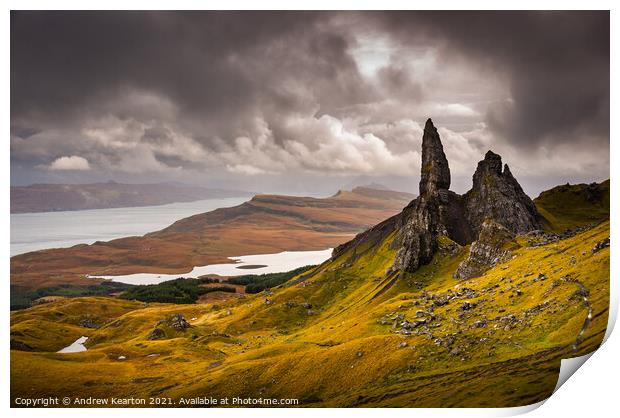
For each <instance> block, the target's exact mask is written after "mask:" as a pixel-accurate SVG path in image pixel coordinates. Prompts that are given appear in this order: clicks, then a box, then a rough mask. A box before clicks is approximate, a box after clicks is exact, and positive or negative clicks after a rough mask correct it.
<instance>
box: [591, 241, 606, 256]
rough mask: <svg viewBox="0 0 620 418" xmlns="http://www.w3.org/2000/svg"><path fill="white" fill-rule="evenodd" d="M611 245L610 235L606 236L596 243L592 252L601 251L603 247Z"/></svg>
mask: <svg viewBox="0 0 620 418" xmlns="http://www.w3.org/2000/svg"><path fill="white" fill-rule="evenodd" d="M607 247H609V237H607V238H605V239H604V240H602V241H599V242H597V243H596V245H595V246H594V247H593V248H592V254H594V253H597V252H599V251H601V250H602V249H603V248H607Z"/></svg>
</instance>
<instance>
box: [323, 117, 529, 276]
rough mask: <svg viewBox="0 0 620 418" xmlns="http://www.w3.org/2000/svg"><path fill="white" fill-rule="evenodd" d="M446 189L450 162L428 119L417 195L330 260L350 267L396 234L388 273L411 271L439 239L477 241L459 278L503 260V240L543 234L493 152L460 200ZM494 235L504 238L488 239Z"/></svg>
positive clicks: (525, 199)
mask: <svg viewBox="0 0 620 418" xmlns="http://www.w3.org/2000/svg"><path fill="white" fill-rule="evenodd" d="M449 187H450V167H449V165H448V160H447V158H446V155H445V153H444V151H443V146H442V144H441V139H440V137H439V133H438V132H437V129H436V128H435V126H434V125H433V122H432V120H431V119H428V120H427V121H426V125H425V127H424V136H423V137H422V169H421V176H420V195H419V196H418V197H417V198H416V199H415V200H413V201H412V202H411V203H410V204H409V205H407V207H406V208H405V209H403V211H402V212H401V213H400V214H398V215H396V216H393V217H392V218H390V219H388V220H386V221H384V222H382V223H380V224H378V225H377V226H375V227H373V228H371V229H369V230H368V231H366V232H363V233H361V234H359V235H358V236H357V237H355V238H354V239H353V240H352V241H349V242H348V243H346V244H343V245H340V246H338V247H337V248H335V249H334V252H333V254H332V258H335V257H338V256H340V255H342V254H344V253H347V252H350V256H349V257H350V258H349V262H353V261H354V260H355V259H356V258H357V256H359V255H360V254H361V253H363V252H365V251H369V250H368V248H371V249H372V248H373V246H374V245H375V244H377V243H379V242H381V241H382V240H383V239H384V238H385V237H386V236H387V235H389V234H390V233H392V232H394V231H396V238H395V239H394V241H393V242H392V249H395V250H396V257H395V260H394V263H393V264H392V266H391V267H390V268H389V269H388V271H387V272H386V273H387V274H388V275H393V274H402V273H405V272H413V271H415V270H417V269H418V268H419V267H420V266H421V265H424V264H427V263H428V262H430V261H431V259H432V258H433V255H434V254H435V252H436V251H437V249H438V238H439V236H442V235H443V236H446V237H448V238H450V239H451V240H453V241H455V242H456V243H458V244H461V245H466V244H470V243H472V242H474V241H476V243H475V244H473V245H472V247H471V248H472V251H473V253H472V254H470V259H469V262H468V263H466V264H464V265H463V266H462V268H460V270H461V271H460V273H459V276H458V277H466V276H467V277H471V275H472V274H479V273H480V270H481V269H482V267H483V266H485V265H486V266H488V265H491V264H493V263H494V262H495V263H496V262H498V260H500V259H502V257H503V256H505V255H506V254H504V251H505V249H504V247H505V243H506V239H512V237H513V235H514V234H524V233H527V232H530V231H534V230H538V229H541V222H540V216H539V214H538V212H537V211H536V207H535V206H534V203H533V202H532V200H531V199H530V198H529V197H528V196H527V195H526V194H525V193H524V192H523V189H522V188H521V186H520V185H519V183H518V182H517V180H516V179H515V178H514V177H513V175H512V174H511V172H510V169H509V168H508V166H507V165H506V166H504V168H503V170H502V160H501V157H500V156H499V155H497V154H495V153H493V152H492V151H489V152H487V154H486V155H485V158H484V160H482V161H480V162H479V163H478V168H477V169H476V172H475V174H474V177H473V187H472V189H471V190H470V191H468V192H467V193H466V194H464V195H462V196H461V195H458V194H456V193H454V192H452V191H450V190H449ZM496 233H497V234H499V235H500V236H501V237H502V239H500V240H496V239H494V238H493V239H492V238H491V237H493V236H494V234H496ZM362 244H363V245H362ZM362 248H364V249H362ZM466 261H467V260H466Z"/></svg>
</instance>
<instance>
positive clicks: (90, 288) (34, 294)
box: [11, 281, 133, 310]
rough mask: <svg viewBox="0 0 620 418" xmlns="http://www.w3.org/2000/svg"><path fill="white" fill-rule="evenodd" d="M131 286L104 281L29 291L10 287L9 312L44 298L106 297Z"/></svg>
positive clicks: (60, 285)
mask: <svg viewBox="0 0 620 418" xmlns="http://www.w3.org/2000/svg"><path fill="white" fill-rule="evenodd" d="M132 287H133V285H130V284H125V283H118V282H112V281H105V282H102V283H101V284H91V285H76V284H59V285H56V286H48V287H42V288H40V289H35V290H30V289H24V288H21V287H19V286H11V310H16V309H25V308H29V307H30V306H32V302H33V301H35V300H36V299H39V298H42V297H45V296H64V297H79V296H107V295H110V294H112V293H116V292H121V291H124V290H127V289H130V288H132Z"/></svg>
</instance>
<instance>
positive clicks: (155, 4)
mask: <svg viewBox="0 0 620 418" xmlns="http://www.w3.org/2000/svg"><path fill="white" fill-rule="evenodd" d="M3 4H4V5H6V6H5V10H4V14H3V15H2V23H3V24H2V25H1V27H2V39H1V42H0V48H1V49H2V55H1V56H2V57H9V56H10V53H9V50H10V13H9V10H10V9H18V10H19V9H59V10H67V9H85V10H104V9H119V10H132V9H136V10H199V9H204V8H207V9H226V10H228V9H253V10H260V9H289V10H291V9H292V10H294V9H298V10H304V9H309V10H312V9H314V10H322V9H324V10H339V9H353V10H402V9H418V10H429V9H433V10H439V9H446V10H467V9H474V10H476V9H505V10H528V9H547V10H553V9H572V10H575V9H577V10H581V9H599V10H610V9H612V12H611V41H612V48H611V50H612V52H616V51H614V48H613V46H617V45H618V44H617V39H618V31H617V29H616V28H617V25H618V21H619V19H618V18H617V12H616V11H615V10H613V9H614V8H613V6H614V5H615V4H617V2H612V1H597V0H590V1H588V2H583V1H582V2H579V1H571V0H563V1H541V0H538V1H532V0H522V1H518V2H517V1H503V2H501V3H499V2H493V1H479V0H470V1H467V2H463V1H457V0H452V1H441V0H436V1H433V2H429V1H425V2H415V3H414V2H411V1H390V0H383V1H381V2H376V1H375V2H372V1H367V0H357V1H352V0H345V1H334V0H329V1H326V0H314V1H308V0H303V1H296V2H295V3H294V4H292V3H291V2H286V1H261V2H259V3H253V2H251V1H247V0H245V1H244V0H227V1H225V2H218V3H215V2H206V1H199V0H175V1H162V0H151V1H148V0H140V1H129V0H107V1H101V0H90V1H88V2H84V1H78V0H58V1H54V2H53V4H52V2H50V1H44V0H38V1H37V0H21V1H14V0H10V1H5V2H4V3H3ZM465 6H467V7H465ZM7 61H8V60H7V58H5V60H4V61H3V62H4V63H5V64H4V65H3V66H2V70H1V71H2V76H3V77H2V81H3V82H2V84H1V86H2V87H1V88H2V93H3V95H2V97H3V98H4V100H2V102H1V103H2V104H1V106H2V116H3V117H2V121H3V123H2V125H3V131H2V132H4V134H5V135H6V137H5V138H6V139H5V145H4V146H5V150H6V151H5V154H4V155H3V157H4V162H5V163H4V164H3V165H2V168H1V172H2V176H3V180H4V181H3V184H4V185H5V189H4V193H3V194H2V195H1V196H0V202H1V209H0V210H2V211H3V212H2V213H4V214H5V215H4V218H3V222H2V231H3V232H5V233H4V236H5V237H8V235H9V233H10V217H9V212H10V210H9V190H8V186H9V184H10V152H9V150H8V148H9V140H8V136H9V135H8V134H9V127H10V106H9V104H10V66H9V64H8V62H7ZM619 71H620V68H619V66H618V59H617V56H616V54H615V53H612V56H611V72H610V73H611V74H618V73H619ZM611 82H612V83H611V97H612V101H611V110H612V112H611V115H612V117H611V137H614V136H615V135H614V134H615V133H616V132H617V131H618V130H617V122H616V121H615V120H614V116H615V115H616V114H617V112H614V110H616V107H615V103H616V102H615V99H616V98H617V97H618V83H617V82H616V80H614V78H613V77H612V80H611ZM610 142H611V154H610V155H611V157H612V158H611V159H612V161H613V157H616V156H620V153H619V150H618V145H617V144H615V143H614V141H610ZM618 171H619V168H618V166H615V165H613V164H612V165H611V177H613V178H614V180H615V179H617V178H620V177H619V176H618ZM611 188H612V207H611V209H612V214H613V219H614V222H612V226H611V229H612V232H611V235H612V236H613V237H612V241H613V243H612V246H611V258H612V265H611V277H612V278H615V279H616V280H612V281H611V296H612V302H611V307H610V324H609V331H611V329H612V328H613V326H614V323H615V319H616V316H617V311H618V287H619V285H618V279H619V278H620V275H619V271H618V267H617V263H615V260H617V259H618V253H619V250H618V248H620V247H618V246H617V245H615V237H616V236H617V234H616V231H617V227H616V224H615V219H617V216H616V214H617V211H618V207H619V206H618V193H617V191H618V188H617V185H616V183H615V182H612V184H611ZM9 242H10V240H9V239H8V238H5V239H4V242H3V243H2V246H3V247H2V248H3V249H4V254H5V257H2V258H1V262H2V266H3V271H4V272H5V274H4V279H3V280H4V293H3V295H4V297H3V299H2V300H3V306H2V309H3V310H4V311H5V312H6V311H8V310H9V280H8V278H9V275H10V267H9V254H10V250H9ZM1 317H2V324H1V325H0V326H1V327H2V341H3V342H4V346H5V347H6V348H8V340H9V327H10V321H9V316H8V315H2V316H1ZM617 334H618V333H617V332H616V333H615V334H611V337H610V338H609V340H608V341H606V342H605V344H604V345H603V346H602V347H601V348H600V349H599V350H598V351H597V352H596V353H594V355H593V356H592V358H591V359H590V360H589V361H588V367H585V368H581V369H580V370H578V371H577V372H576V376H575V377H574V378H572V379H570V380H569V381H568V382H567V383H566V384H565V385H564V386H562V388H560V390H559V391H558V392H557V393H556V394H554V395H553V396H552V397H551V398H550V399H549V400H548V401H547V402H545V405H544V406H543V407H541V408H539V409H536V410H535V411H534V412H531V416H533V417H551V416H566V417H572V416H575V417H580V418H582V417H583V416H597V415H598V416H608V415H610V414H609V412H610V411H613V410H616V407H617V405H618V401H617V386H616V384H615V382H616V381H617V379H618V375H619V373H620V367H619V366H618V364H619V360H618V355H617V353H620V338H619V337H618V335H617ZM606 336H607V337H609V332H608V333H607V335H606ZM0 355H1V356H2V364H3V365H4V367H2V381H1V382H2V386H1V387H0V399H1V400H2V406H3V407H4V408H8V406H9V405H10V399H9V397H10V390H9V350H6V349H5V350H0ZM526 409H527V408H526ZM530 409H531V408H530ZM127 411H128V410H115V411H114V414H115V415H118V414H120V415H122V416H126V415H130V414H131V415H133V414H135V413H143V410H129V411H131V412H127ZM133 411H135V412H133ZM323 411H324V412H323ZM41 412H42V411H41V410H38V411H36V412H35V411H31V410H30V411H28V410H24V409H12V410H10V412H9V413H10V414H11V416H16V417H22V416H24V417H26V416H32V414H33V413H41ZM110 412H111V411H109V410H107V409H91V410H89V412H88V413H89V414H90V415H93V416H95V417H99V416H100V417H106V418H108V416H109V414H110ZM522 412H527V411H526V410H525V409H521V408H518V409H510V408H507V409H476V408H472V409H390V410H389V411H385V412H384V411H383V410H379V409H344V408H343V409H337V410H333V409H321V410H320V411H317V410H314V409H309V408H302V409H296V410H294V411H293V410H291V409H272V410H266V409H253V410H251V411H248V410H242V409H235V410H233V409H218V410H205V409H191V410H188V409H185V410H183V411H179V410H178V409H175V410H166V409H150V410H148V412H146V413H148V414H149V415H151V416H153V417H164V416H168V415H169V414H170V413H172V414H183V415H184V416H200V417H203V416H205V415H207V414H209V415H213V414H215V415H218V416H219V417H239V416H246V415H247V414H252V416H269V417H284V416H289V415H290V414H295V416H296V417H300V418H302V417H308V418H316V415H317V414H322V413H328V414H331V413H335V414H338V415H339V416H341V417H348V416H350V417H353V416H355V417H358V416H362V417H365V416H374V415H375V414H390V416H391V417H401V416H402V417H404V416H407V417H410V416H411V415H412V414H413V415H417V416H422V417H446V416H448V417H450V416H459V417H468V416H469V417H475V418H480V417H485V416H508V415H514V414H515V413H522ZM45 414H46V415H49V416H59V417H60V416H62V417H63V418H65V417H73V416H75V417H77V416H83V415H84V410H79V409H48V410H45Z"/></svg>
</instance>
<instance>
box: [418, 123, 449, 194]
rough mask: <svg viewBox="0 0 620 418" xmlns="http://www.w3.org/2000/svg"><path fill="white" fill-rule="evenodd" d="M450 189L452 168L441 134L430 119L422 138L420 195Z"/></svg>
mask: <svg viewBox="0 0 620 418" xmlns="http://www.w3.org/2000/svg"><path fill="white" fill-rule="evenodd" d="M449 188H450V167H449V166H448V159H447V158H446V154H444V152H443V146H442V145H441V139H440V138H439V133H438V132H437V129H436V128H435V126H434V125H433V121H432V120H431V119H430V118H429V119H428V120H427V121H426V125H425V126H424V136H422V173H421V176H420V195H421V196H422V195H432V194H435V193H436V192H437V191H438V190H441V189H443V190H448V189H449Z"/></svg>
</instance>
